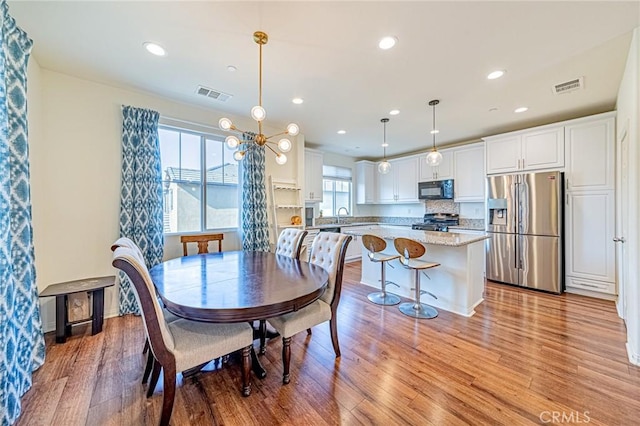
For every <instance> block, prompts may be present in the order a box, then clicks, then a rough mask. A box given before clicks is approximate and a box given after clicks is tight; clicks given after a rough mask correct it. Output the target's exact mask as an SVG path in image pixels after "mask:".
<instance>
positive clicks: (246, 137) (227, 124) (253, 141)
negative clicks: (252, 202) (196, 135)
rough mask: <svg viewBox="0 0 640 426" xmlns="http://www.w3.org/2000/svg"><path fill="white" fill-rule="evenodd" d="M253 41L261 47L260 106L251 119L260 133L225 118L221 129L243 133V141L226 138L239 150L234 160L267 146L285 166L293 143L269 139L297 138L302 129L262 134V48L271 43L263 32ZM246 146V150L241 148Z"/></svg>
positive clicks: (291, 128) (256, 108)
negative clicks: (268, 42) (239, 126)
mask: <svg viewBox="0 0 640 426" xmlns="http://www.w3.org/2000/svg"><path fill="white" fill-rule="evenodd" d="M253 41H255V42H256V43H257V44H258V46H260V68H259V80H258V81H259V85H258V87H259V91H258V105H256V106H254V107H253V108H251V118H253V119H254V120H256V121H257V122H258V133H257V134H256V133H248V132H244V131H242V130H240V129H238V128H237V127H236V126H234V125H233V123H232V122H231V120H230V119H228V118H226V117H223V118H221V119H220V121H219V122H218V125H219V127H220V129H222V130H225V131H237V132H242V133H243V134H242V140H240V138H238V137H237V136H235V135H229V136H227V137H226V139H225V142H226V143H227V147H229V149H237V150H236V152H234V153H233V158H234V159H235V160H236V161H241V160H242V159H243V158H244V157H245V155H246V153H247V151H249V150H251V149H253V148H254V147H255V146H260V147H262V146H266V147H267V148H269V149H270V150H271V152H273V153H274V154H275V155H276V162H277V163H278V164H284V163H286V162H287V156H286V155H284V154H283V153H285V152H289V151H290V150H291V141H290V140H289V139H287V138H282V139H280V140H279V141H278V142H274V141H270V140H269V139H271V138H274V137H276V136H281V135H291V136H295V135H297V134H298V133H299V132H300V128H299V127H298V125H297V124H295V123H289V124H288V125H287V128H286V130H284V131H283V132H280V133H277V134H275V135H271V136H265V135H264V133H262V121H263V120H264V119H265V118H266V116H267V112H266V111H265V110H264V108H263V107H262V46H263V45H265V44H267V41H269V36H267V34H266V33H264V32H262V31H256V32H255V33H253ZM269 144H271V145H275V146H276V147H277V148H278V150H280V151H281V152H278V151H276V150H275V149H273V148H272V147H271V146H270V145H269ZM242 145H244V150H241V149H240V148H241V147H242Z"/></svg>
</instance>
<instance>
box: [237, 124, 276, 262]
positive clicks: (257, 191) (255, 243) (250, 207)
mask: <svg viewBox="0 0 640 426" xmlns="http://www.w3.org/2000/svg"><path fill="white" fill-rule="evenodd" d="M243 136H244V139H245V140H246V139H251V138H253V137H254V134H253V133H245V134H244V135H243ZM242 249H243V250H247V251H265V252H268V251H270V247H269V223H268V219H267V192H266V189H265V184H264V147H263V146H257V145H255V144H251V146H250V147H249V149H247V153H246V154H245V157H244V160H242Z"/></svg>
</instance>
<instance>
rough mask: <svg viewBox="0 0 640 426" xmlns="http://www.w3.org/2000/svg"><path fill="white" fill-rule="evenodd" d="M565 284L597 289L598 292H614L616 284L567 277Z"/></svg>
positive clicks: (573, 286)
mask: <svg viewBox="0 0 640 426" xmlns="http://www.w3.org/2000/svg"><path fill="white" fill-rule="evenodd" d="M566 285H567V288H579V289H582V290H589V291H597V292H598V293H607V294H616V284H615V283H611V282H605V281H593V280H585V279H582V278H575V277H567V282H566Z"/></svg>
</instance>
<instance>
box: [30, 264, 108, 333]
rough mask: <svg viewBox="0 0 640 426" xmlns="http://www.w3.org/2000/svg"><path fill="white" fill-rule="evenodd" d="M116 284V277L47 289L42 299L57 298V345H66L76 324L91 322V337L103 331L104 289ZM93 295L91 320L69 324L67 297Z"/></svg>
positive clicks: (54, 286) (90, 279) (69, 282)
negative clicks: (77, 294) (83, 294)
mask: <svg viewBox="0 0 640 426" xmlns="http://www.w3.org/2000/svg"><path fill="white" fill-rule="evenodd" d="M115 283H116V277H115V276H114V275H111V276H108V277H99V278H87V279H83V280H76V281H68V282H65V283H58V284H51V285H50V286H48V287H47V288H45V289H44V290H43V291H42V293H40V297H49V296H55V297H56V343H64V342H65V341H66V340H67V336H70V335H71V326H72V325H74V324H80V323H85V322H87V321H91V335H92V336H93V335H94V334H97V333H100V332H101V331H102V323H103V321H104V289H105V287H111V286H112V285H114V284H115ZM81 292H88V293H91V295H92V296H91V298H92V300H93V304H92V313H91V317H90V318H86V319H83V320H79V321H73V322H69V316H68V311H67V304H68V300H67V296H68V295H70V294H73V293H81Z"/></svg>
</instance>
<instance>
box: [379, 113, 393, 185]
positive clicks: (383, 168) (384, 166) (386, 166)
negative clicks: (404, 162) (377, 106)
mask: <svg viewBox="0 0 640 426" xmlns="http://www.w3.org/2000/svg"><path fill="white" fill-rule="evenodd" d="M380 122H381V123H382V129H383V130H382V152H383V154H382V155H383V156H384V158H383V159H382V162H381V163H380V164H378V171H379V172H380V173H381V174H383V175H386V174H387V173H389V171H390V170H391V163H389V162H388V161H387V147H388V146H389V144H388V143H387V123H388V122H389V119H388V118H381V119H380Z"/></svg>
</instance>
